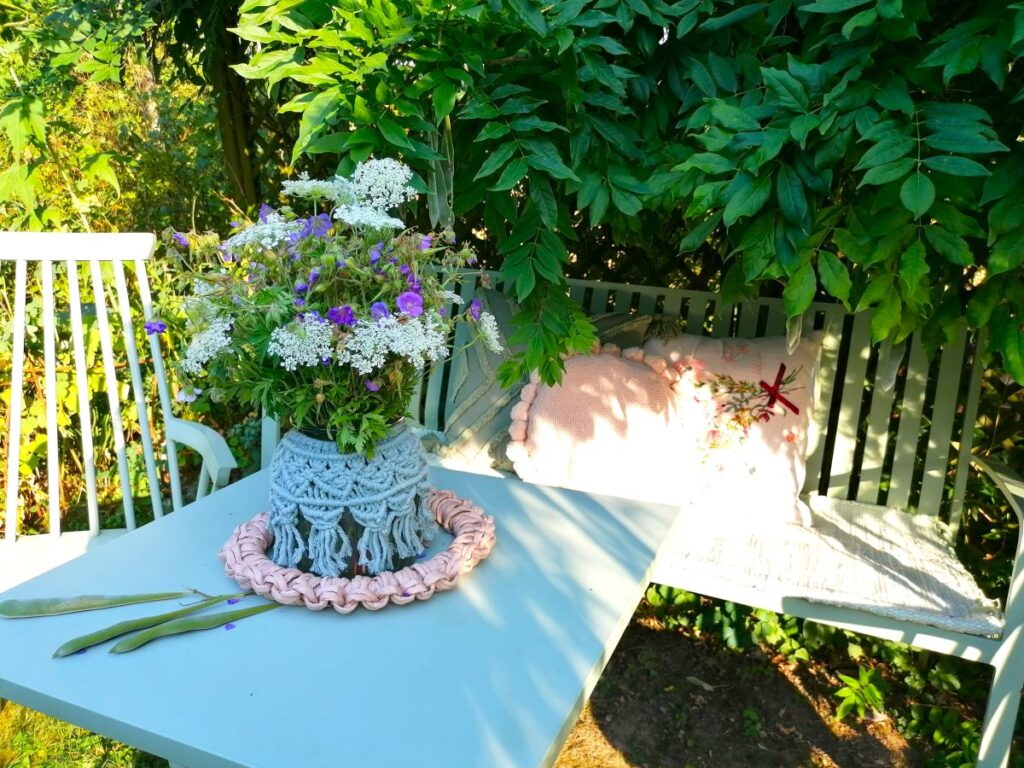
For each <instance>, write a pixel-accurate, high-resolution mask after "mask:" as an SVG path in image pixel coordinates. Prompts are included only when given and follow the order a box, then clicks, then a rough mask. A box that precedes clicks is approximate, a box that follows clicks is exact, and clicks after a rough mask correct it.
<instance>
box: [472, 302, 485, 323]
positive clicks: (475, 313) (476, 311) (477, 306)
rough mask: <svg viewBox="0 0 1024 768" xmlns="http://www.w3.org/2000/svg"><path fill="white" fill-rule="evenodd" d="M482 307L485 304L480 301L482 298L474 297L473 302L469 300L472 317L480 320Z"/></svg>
mask: <svg viewBox="0 0 1024 768" xmlns="http://www.w3.org/2000/svg"><path fill="white" fill-rule="evenodd" d="M482 307H483V305H482V304H481V303H480V299H473V300H472V301H471V302H469V315H470V317H472V318H473V319H474V320H479V319H480V310H481V308H482Z"/></svg>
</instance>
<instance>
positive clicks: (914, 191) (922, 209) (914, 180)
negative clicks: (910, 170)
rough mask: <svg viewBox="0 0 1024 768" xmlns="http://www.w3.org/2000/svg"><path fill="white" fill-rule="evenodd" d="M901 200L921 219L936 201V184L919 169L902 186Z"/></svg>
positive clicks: (916, 217) (915, 216)
mask: <svg viewBox="0 0 1024 768" xmlns="http://www.w3.org/2000/svg"><path fill="white" fill-rule="evenodd" d="M900 202H902V203H903V206H904V207H905V208H906V209H907V210H908V211H910V212H911V213H912V214H914V218H915V219H919V218H921V217H922V216H924V214H925V213H927V212H928V209H929V208H931V207H932V203H934V202H935V185H934V184H932V181H931V179H929V178H928V177H927V176H925V175H924V174H923V173H921V172H920V171H918V172H917V173H915V174H914V175H913V176H911V177H910V178H909V179H907V180H906V181H905V182H903V186H902V187H900Z"/></svg>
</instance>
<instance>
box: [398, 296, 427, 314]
mask: <svg viewBox="0 0 1024 768" xmlns="http://www.w3.org/2000/svg"><path fill="white" fill-rule="evenodd" d="M395 304H397V305H398V308H399V309H400V310H401V311H402V312H404V313H405V314H407V315H408V316H409V317H419V316H420V315H422V314H423V297H422V296H420V295H419V294H418V293H414V292H413V291H406V292H405V293H403V294H401V295H399V297H398V298H397V299H395Z"/></svg>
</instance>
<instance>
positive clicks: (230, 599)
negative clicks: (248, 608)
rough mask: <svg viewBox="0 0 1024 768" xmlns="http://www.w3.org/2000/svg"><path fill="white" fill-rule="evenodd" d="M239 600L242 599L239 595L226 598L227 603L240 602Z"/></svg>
mask: <svg viewBox="0 0 1024 768" xmlns="http://www.w3.org/2000/svg"><path fill="white" fill-rule="evenodd" d="M241 600H242V598H240V597H229V598H228V605H234V604H235V603H238V602H241Z"/></svg>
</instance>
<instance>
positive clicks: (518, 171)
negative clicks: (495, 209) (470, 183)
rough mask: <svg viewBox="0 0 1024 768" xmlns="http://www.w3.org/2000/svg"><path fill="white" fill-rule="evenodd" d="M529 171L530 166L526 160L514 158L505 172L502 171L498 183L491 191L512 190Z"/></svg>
mask: <svg viewBox="0 0 1024 768" xmlns="http://www.w3.org/2000/svg"><path fill="white" fill-rule="evenodd" d="M528 170H529V165H528V164H527V162H526V158H523V157H516V158H514V159H513V160H512V162H510V163H509V164H508V165H507V166H505V170H504V171H502V173H501V177H500V178H499V179H498V182H497V183H496V184H495V185H494V186H493V187H491V188H490V189H491V191H492V192H504V191H505V190H507V189H512V187H514V186H515V185H516V184H518V183H519V182H520V181H522V180H523V178H524V177H525V176H526V172H527V171H528Z"/></svg>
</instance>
